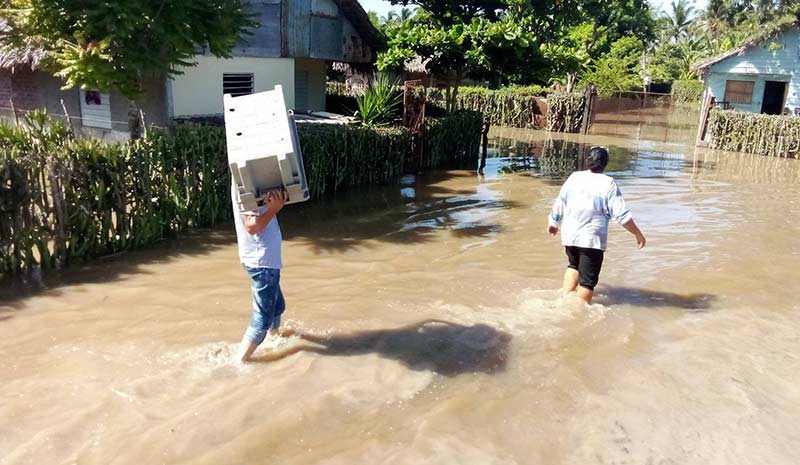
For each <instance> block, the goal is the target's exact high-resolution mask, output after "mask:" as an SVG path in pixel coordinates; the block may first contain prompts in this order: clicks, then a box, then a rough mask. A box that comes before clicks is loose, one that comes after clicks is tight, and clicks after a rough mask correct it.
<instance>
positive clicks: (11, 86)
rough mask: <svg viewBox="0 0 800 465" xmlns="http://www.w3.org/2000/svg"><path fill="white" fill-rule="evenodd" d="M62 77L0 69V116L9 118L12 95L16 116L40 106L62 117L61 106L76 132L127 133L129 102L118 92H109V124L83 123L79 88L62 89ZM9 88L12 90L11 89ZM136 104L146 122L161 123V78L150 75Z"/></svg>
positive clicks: (165, 122) (164, 117) (163, 104)
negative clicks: (102, 125) (91, 124)
mask: <svg viewBox="0 0 800 465" xmlns="http://www.w3.org/2000/svg"><path fill="white" fill-rule="evenodd" d="M63 85H64V81H63V80H61V79H60V78H56V77H53V76H51V75H50V74H47V73H44V72H41V71H33V72H32V71H30V70H21V69H17V70H16V72H15V73H13V74H12V73H11V72H10V71H6V70H0V116H2V117H3V118H4V119H6V120H8V121H13V115H12V114H11V112H10V111H8V110H7V108H6V107H8V106H9V98H10V96H13V98H14V105H15V107H16V108H17V115H18V116H19V118H20V119H22V117H23V116H24V114H25V113H26V112H27V111H30V110H33V109H37V108H44V109H45V110H47V112H48V113H50V114H51V115H54V116H56V117H58V118H62V119H63V120H64V121H66V117H65V116H64V108H63V107H62V106H61V102H62V100H63V102H64V107H66V109H67V113H68V114H69V116H70V117H71V118H70V122H71V124H72V126H73V128H74V129H75V131H76V132H78V133H80V134H86V135H91V136H95V137H99V138H102V139H106V140H122V139H126V138H127V137H128V123H127V121H128V109H129V105H130V102H129V100H128V99H127V98H125V97H124V96H123V95H122V94H120V93H119V92H111V95H110V104H111V120H112V128H111V130H108V129H101V128H92V127H84V126H83V124H82V123H81V116H82V115H81V105H80V91H79V90H78V89H77V88H73V89H66V90H63V89H61V87H62V86H63ZM12 91H13V93H12ZM139 106H140V108H142V110H143V111H144V112H145V121H146V122H147V124H154V125H156V126H161V127H165V126H167V125H168V123H169V119H168V117H167V105H166V92H165V84H164V79H163V78H152V79H148V80H146V82H145V84H144V96H143V98H142V100H141V104H140V105H139Z"/></svg>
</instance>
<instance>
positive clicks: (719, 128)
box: [708, 109, 800, 157]
mask: <svg viewBox="0 0 800 465" xmlns="http://www.w3.org/2000/svg"><path fill="white" fill-rule="evenodd" d="M708 133H709V135H710V138H711V139H710V145H711V147H712V148H715V149H720V150H728V151H731V152H749V153H755V154H758V155H768V156H773V157H788V156H795V157H796V156H798V154H800V118H797V117H795V116H776V115H762V114H758V113H749V112H744V111H738V110H720V109H714V110H712V111H711V115H710V117H709V120H708Z"/></svg>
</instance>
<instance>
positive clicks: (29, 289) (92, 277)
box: [0, 225, 236, 321]
mask: <svg viewBox="0 0 800 465" xmlns="http://www.w3.org/2000/svg"><path fill="white" fill-rule="evenodd" d="M235 243H236V234H235V233H234V231H233V226H232V225H231V226H230V228H223V229H219V230H196V231H191V232H189V233H186V234H185V235H183V236H181V238H179V239H170V240H166V241H163V242H161V243H159V244H157V245H155V246H153V247H151V248H149V249H145V250H136V251H130V252H123V253H119V254H114V255H110V256H108V257H103V258H96V259H93V260H90V261H88V262H86V263H85V264H81V265H73V266H70V267H67V268H65V269H62V270H57V271H51V272H48V273H42V272H41V271H38V270H37V271H34V272H32V273H27V274H22V275H19V276H15V277H11V278H7V279H5V280H3V281H0V321H2V320H4V319H8V318H6V317H9V318H10V317H11V316H12V315H13V313H14V312H15V311H16V310H18V309H19V308H18V305H17V303H18V302H19V301H20V300H22V299H25V298H28V297H32V296H34V295H37V294H41V293H44V292H47V294H48V295H50V296H53V297H57V296H59V295H60V294H61V291H60V290H59V288H61V287H65V286H71V285H77V284H98V283H107V282H112V281H116V280H119V279H122V278H123V277H124V276H125V275H131V274H152V271H150V270H147V269H146V268H145V266H146V265H152V264H163V263H168V262H170V261H173V260H178V259H181V258H184V257H191V256H200V255H208V254H210V253H212V252H213V251H215V250H217V249H219V248H223V247H230V246H231V245H232V244H235Z"/></svg>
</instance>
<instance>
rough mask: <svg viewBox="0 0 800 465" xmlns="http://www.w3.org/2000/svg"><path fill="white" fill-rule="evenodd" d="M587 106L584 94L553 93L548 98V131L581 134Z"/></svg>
mask: <svg viewBox="0 0 800 465" xmlns="http://www.w3.org/2000/svg"><path fill="white" fill-rule="evenodd" d="M585 106H586V94H585V93H584V92H571V93H565V92H553V93H551V94H550V95H549V96H548V97H547V107H548V108H547V130H548V131H552V132H572V133H574V132H579V131H580V129H581V123H582V122H583V110H584V108H585Z"/></svg>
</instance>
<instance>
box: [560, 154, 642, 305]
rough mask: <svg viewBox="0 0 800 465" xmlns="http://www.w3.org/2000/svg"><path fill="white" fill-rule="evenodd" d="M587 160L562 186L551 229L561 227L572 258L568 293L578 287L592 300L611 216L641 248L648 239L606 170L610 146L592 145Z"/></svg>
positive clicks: (566, 284)
mask: <svg viewBox="0 0 800 465" xmlns="http://www.w3.org/2000/svg"><path fill="white" fill-rule="evenodd" d="M587 163H588V165H589V169H588V170H587V171H576V172H574V173H572V174H571V175H570V176H569V178H567V182H565V183H564V185H563V186H562V187H561V192H559V193H558V197H556V200H555V202H553V210H552V211H551V212H550V220H549V226H548V232H549V233H550V234H551V235H553V236H555V235H556V234H557V233H558V229H559V227H561V243H562V244H564V247H565V249H566V251H567V257H568V258H569V265H568V266H567V271H566V273H565V274H564V293H565V294H567V293H570V292H573V291H575V290H576V289H577V291H578V297H580V298H581V299H583V300H584V301H586V303H592V295H593V294H594V287H595V286H596V285H597V280H598V278H599V277H600V268H601V267H602V266H603V252H604V251H605V250H606V240H607V239H608V220H609V219H613V220H614V221H616V222H617V223H619V224H621V225H622V226H623V227H624V228H625V229H627V230H628V231H629V232H630V233H631V234H633V235H634V236H636V242H637V243H638V244H639V248H640V249H641V248H642V247H644V246H645V244H646V242H647V241H646V240H645V238H644V235H643V234H642V232H641V231H639V228H638V227H637V226H636V223H634V221H633V217H632V216H631V213H630V212H629V211H628V209H627V208H626V207H625V200H623V199H622V193H621V192H620V191H619V187H617V183H616V182H614V179H612V178H611V177H610V176H607V175H605V174H603V170H605V169H606V165H608V150H606V149H605V148H603V147H592V149H591V150H590V151H589V157H588V158H587Z"/></svg>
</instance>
